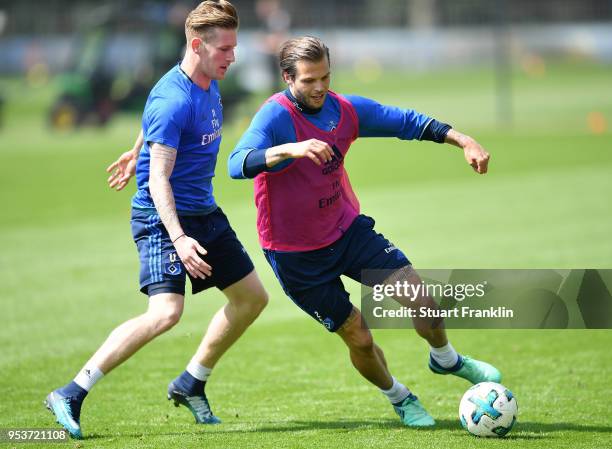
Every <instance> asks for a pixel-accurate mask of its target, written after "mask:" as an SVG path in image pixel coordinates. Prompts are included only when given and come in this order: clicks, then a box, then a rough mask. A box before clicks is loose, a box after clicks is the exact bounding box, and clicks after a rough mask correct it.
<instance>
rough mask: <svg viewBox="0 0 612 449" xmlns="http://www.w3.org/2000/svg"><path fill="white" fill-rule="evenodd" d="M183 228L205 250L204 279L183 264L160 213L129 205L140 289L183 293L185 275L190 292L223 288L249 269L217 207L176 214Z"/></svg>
mask: <svg viewBox="0 0 612 449" xmlns="http://www.w3.org/2000/svg"><path fill="white" fill-rule="evenodd" d="M179 221H180V223H181V226H182V227H183V231H184V232H185V234H187V235H188V236H189V237H191V238H193V239H195V240H197V241H198V243H199V244H200V245H202V246H203V247H204V248H205V249H206V251H208V254H206V255H205V256H202V259H204V261H205V262H206V263H208V265H210V266H211V267H212V268H213V270H212V275H211V276H210V277H206V279H200V278H193V277H192V276H191V275H190V274H189V273H187V271H186V270H185V267H184V266H183V263H182V262H181V260H180V259H179V257H178V255H177V253H176V250H175V248H174V245H173V244H172V242H171V241H170V237H169V236H168V232H167V231H166V227H165V226H164V225H163V223H162V221H161V219H160V218H159V215H156V214H149V213H147V212H144V211H140V210H138V209H132V220H131V223H132V235H133V237H134V241H135V242H136V245H137V247H138V253H139V255H140V291H141V292H143V293H144V294H147V295H149V296H153V295H155V294H159V293H179V294H181V295H184V294H185V277H186V276H189V278H190V280H191V290H192V293H193V294H196V293H198V292H201V291H203V290H206V289H207V288H210V287H217V288H218V289H219V290H224V289H225V288H227V287H229V286H230V285H232V284H234V283H235V282H238V281H239V280H241V279H242V278H244V277H245V276H246V275H248V274H249V273H250V272H251V271H253V268H254V267H253V262H251V258H250V257H249V255H248V254H247V252H246V251H245V249H244V248H243V246H242V244H241V243H240V241H239V240H238V238H237V237H236V233H235V232H234V230H233V229H232V227H231V226H230V224H229V221H228V220H227V217H226V216H225V214H224V213H223V211H222V210H221V208H217V209H216V210H215V211H213V212H211V213H210V214H207V215H196V216H179Z"/></svg>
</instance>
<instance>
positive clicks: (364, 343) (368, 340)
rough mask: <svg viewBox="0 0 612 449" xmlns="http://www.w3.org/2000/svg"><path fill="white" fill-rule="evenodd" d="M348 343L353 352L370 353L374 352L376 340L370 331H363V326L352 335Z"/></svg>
mask: <svg viewBox="0 0 612 449" xmlns="http://www.w3.org/2000/svg"><path fill="white" fill-rule="evenodd" d="M348 342H349V346H350V348H351V350H352V351H357V352H361V353H370V352H372V351H374V338H373V337H372V333H371V332H370V330H369V329H362V328H361V326H359V327H358V328H357V329H356V330H355V331H354V332H352V333H351V336H350V338H349V340H348Z"/></svg>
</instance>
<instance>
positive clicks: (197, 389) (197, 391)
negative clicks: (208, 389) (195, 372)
mask: <svg viewBox="0 0 612 449" xmlns="http://www.w3.org/2000/svg"><path fill="white" fill-rule="evenodd" d="M174 385H176V386H177V387H179V388H181V389H182V390H183V391H185V392H186V393H187V394H189V395H192V396H201V395H202V394H204V387H205V386H206V382H205V381H203V380H199V379H196V378H195V377H193V376H192V375H191V374H189V373H188V372H187V371H183V372H182V373H181V375H180V376H179V377H177V378H176V379H175V381H174Z"/></svg>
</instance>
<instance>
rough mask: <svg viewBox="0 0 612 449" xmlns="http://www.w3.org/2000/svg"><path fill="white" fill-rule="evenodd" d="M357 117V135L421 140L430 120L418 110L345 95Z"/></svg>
mask: <svg viewBox="0 0 612 449" xmlns="http://www.w3.org/2000/svg"><path fill="white" fill-rule="evenodd" d="M346 99H347V100H348V101H350V102H351V104H352V105H353V107H354V108H355V111H356V112H357V116H358V117H359V137H397V138H399V139H403V140H412V139H419V140H421V138H422V136H423V133H424V132H425V129H426V128H427V126H428V125H429V123H430V122H431V121H432V118H431V117H428V116H426V115H424V114H421V113H420V112H417V111H414V110H412V109H401V108H397V107H395V106H385V105H382V104H380V103H377V102H376V101H374V100H370V99H369V98H364V97H359V96H357V95H346Z"/></svg>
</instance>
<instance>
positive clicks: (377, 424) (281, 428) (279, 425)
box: [86, 419, 612, 440]
mask: <svg viewBox="0 0 612 449" xmlns="http://www.w3.org/2000/svg"><path fill="white" fill-rule="evenodd" d="M245 425H246V426H249V428H247V429H244V428H240V427H242V426H245ZM401 428H403V426H402V425H401V424H400V423H399V422H398V421H397V420H396V419H385V420H376V421H365V420H346V421H276V422H274V421H269V422H265V423H263V424H259V422H257V423H253V422H244V423H242V424H239V425H238V426H236V424H234V423H231V424H225V425H220V426H195V427H192V426H189V428H186V429H185V431H184V432H153V433H150V434H147V433H143V432H140V433H124V434H121V435H117V434H115V435H104V434H91V435H88V436H87V437H86V440H97V439H108V438H111V439H112V438H116V437H132V438H143V437H144V438H146V437H147V436H153V435H164V436H172V435H176V436H180V435H186V434H205V433H206V434H208V435H210V436H212V435H214V434H224V433H225V434H229V433H231V434H240V433H261V432H264V433H265V432H267V433H283V432H304V431H313V432H319V431H321V430H337V431H339V432H342V431H347V432H348V431H355V430H384V429H393V430H397V429H401ZM405 429H406V431H411V432H436V431H448V430H456V431H458V432H461V434H463V435H465V436H466V437H468V438H472V437H471V436H470V435H469V434H468V433H467V432H464V431H463V429H462V428H461V425H460V424H459V421H458V420H454V419H439V420H437V421H436V425H435V426H433V427H429V428H422V429H418V428H416V429H415V428H413V429H408V428H405ZM563 431H572V432H588V433H612V426H604V425H600V426H588V425H585V426H582V425H578V424H573V423H566V422H559V423H539V422H532V421H524V422H522V421H519V422H518V423H517V424H516V426H515V427H514V429H513V430H512V432H511V433H510V434H509V435H508V436H506V437H504V438H505V439H508V440H541V439H545V438H551V437H552V436H553V435H549V434H552V433H555V432H563Z"/></svg>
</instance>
